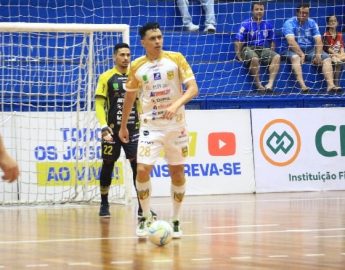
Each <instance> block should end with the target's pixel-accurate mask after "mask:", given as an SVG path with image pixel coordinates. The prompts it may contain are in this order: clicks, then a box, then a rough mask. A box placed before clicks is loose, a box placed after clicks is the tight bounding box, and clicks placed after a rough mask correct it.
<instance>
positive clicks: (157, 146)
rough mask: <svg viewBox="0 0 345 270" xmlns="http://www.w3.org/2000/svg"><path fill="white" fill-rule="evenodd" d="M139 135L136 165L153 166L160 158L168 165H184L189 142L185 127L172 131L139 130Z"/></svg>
mask: <svg viewBox="0 0 345 270" xmlns="http://www.w3.org/2000/svg"><path fill="white" fill-rule="evenodd" d="M139 134H140V135H139V144H138V153H137V162H138V163H142V164H147V165H154V164H155V163H156V161H157V159H158V158H159V157H160V156H161V157H164V158H165V160H166V161H167V163H168V164H169V165H180V164H184V161H185V158H186V157H187V156H188V142H189V137H188V131H187V129H186V128H185V127H180V128H175V129H172V130H150V129H148V128H141V129H140V133H139Z"/></svg>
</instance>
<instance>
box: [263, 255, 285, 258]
mask: <svg viewBox="0 0 345 270" xmlns="http://www.w3.org/2000/svg"><path fill="white" fill-rule="evenodd" d="M268 257H269V258H288V257H289V255H269V256H268Z"/></svg>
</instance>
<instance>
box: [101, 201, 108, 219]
mask: <svg viewBox="0 0 345 270" xmlns="http://www.w3.org/2000/svg"><path fill="white" fill-rule="evenodd" d="M99 216H100V217H102V218H110V212H109V204H101V207H100V208H99Z"/></svg>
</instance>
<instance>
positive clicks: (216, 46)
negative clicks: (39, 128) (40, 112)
mask: <svg viewBox="0 0 345 270" xmlns="http://www.w3.org/2000/svg"><path fill="white" fill-rule="evenodd" d="M190 1H192V0H190ZM59 2H60V1H49V4H50V5H53V6H54V5H55V6H54V7H56V9H48V10H49V11H50V13H49V14H47V8H46V5H42V8H37V6H35V5H33V4H30V1H29V0H24V1H23V0H11V6H12V8H8V9H6V8H4V9H3V10H2V16H1V17H0V20H1V21H13V22H14V21H21V22H43V23H44V22H49V23H107V24H113V23H126V24H130V26H131V39H130V42H131V44H136V45H139V44H140V40H139V37H138V28H137V26H138V25H142V24H143V23H145V22H147V21H148V18H153V19H157V20H158V22H159V23H160V24H161V26H162V29H163V31H164V35H165V42H164V44H165V45H164V48H165V49H166V50H176V48H177V47H178V48H179V51H180V52H181V53H183V54H184V55H185V56H186V58H187V59H188V61H189V63H190V64H191V65H192V67H193V70H194V72H195V74H196V78H197V81H198V84H199V87H200V95H199V97H198V98H197V99H195V100H193V101H192V102H191V103H190V104H189V105H188V107H189V108H200V109H211V108H212V109H214V108H253V107H255V108H267V107H268V108H270V107H319V106H345V95H337V96H327V95H324V94H325V88H326V86H325V82H324V79H323V76H322V74H320V71H319V70H318V69H317V68H316V67H314V66H312V65H310V64H304V65H303V71H304V74H305V80H306V82H307V84H308V85H309V86H311V88H312V90H311V94H310V95H301V94H300V93H299V90H298V87H296V82H295V77H294V75H291V66H290V64H289V63H287V62H285V61H283V62H282V65H281V68H280V72H279V74H278V77H277V80H276V82H277V83H276V87H275V92H274V93H273V94H270V95H264V96H263V95H258V94H256V93H255V92H253V91H252V89H253V85H252V79H251V78H250V76H249V75H248V70H247V69H246V68H245V67H243V65H242V63H239V62H238V61H236V60H234V56H235V55H234V45H233V36H234V33H235V32H236V31H237V29H238V27H239V24H240V22H241V21H242V20H244V19H246V18H248V17H249V16H250V13H251V11H250V5H251V4H250V1H216V4H215V11H216V16H217V23H218V25H217V33H216V34H214V35H206V34H203V33H202V32H199V33H188V32H182V31H181V25H182V22H181V18H180V17H179V11H178V9H177V7H175V8H172V7H174V6H175V1H174V0H166V1H158V2H157V1H152V0H151V1H150V0H144V1H137V0H127V1H120V0H109V5H111V6H112V8H109V7H108V8H104V7H103V6H102V1H83V4H82V5H80V6H76V7H75V8H73V9H66V8H60V7H59ZM91 2H92V4H91ZM138 2H140V4H139V5H138ZM192 2H193V1H192ZM309 2H310V3H311V6H312V7H315V8H312V9H311V17H313V18H320V19H319V20H318V23H319V25H320V30H321V32H323V31H324V29H325V20H324V18H325V16H326V15H329V14H337V16H338V18H339V20H340V23H341V22H344V14H345V7H344V5H342V4H343V1H342V0H331V1H309ZM119 3H121V5H119ZM196 3H199V2H198V1H196V2H195V4H194V5H191V7H192V14H193V20H194V22H195V23H199V24H201V25H202V24H203V20H204V17H203V16H201V15H202V9H201V8H200V6H198V5H197V4H196ZM320 3H324V4H320ZM336 3H338V6H337V8H335V4H336ZM19 4H20V5H22V6H23V8H20V6H19V7H18V6H17V5H19ZM124 5H127V6H128V7H124ZM120 6H121V8H120ZM129 6H131V8H129ZM287 7H289V8H287ZM316 7H317V8H316ZM267 9H269V10H271V12H268V13H267V17H268V19H271V20H275V26H276V28H277V36H278V47H279V48H281V44H282V42H281V40H283V39H282V37H281V30H280V29H281V26H282V25H283V22H284V21H285V20H286V19H287V18H289V17H292V16H294V15H295V9H294V8H292V7H291V2H290V3H289V4H287V1H269V2H268V3H267ZM53 10H54V11H53ZM91 10H92V11H93V12H90V11H91ZM40 13H41V14H42V15H41V16H32V14H36V15H37V14H40ZM78 14H83V16H78ZM119 14H121V15H119ZM177 45H178V46H177ZM132 48H133V51H132V54H133V57H137V56H139V55H142V54H143V49H142V48H141V47H140V46H133V47H132ZM21 60H22V59H21ZM71 64H73V63H71ZM37 72H39V67H38V68H37ZM261 73H262V74H264V73H265V70H264V68H262V72H261ZM17 75H18V78H17V79H20V76H21V74H17ZM73 76H75V75H74V74H73V72H71V74H70V78H69V77H67V79H70V80H71V81H75V78H73ZM344 76H345V75H343V79H342V80H341V86H342V87H343V88H344V89H345V79H344ZM263 78H264V80H267V75H263ZM11 79H13V78H11ZM38 86H40V88H39V87H38ZM6 87H7V88H6V89H3V90H6V93H9V95H10V97H6V96H4V95H2V101H1V102H2V103H6V101H8V100H9V99H7V98H13V97H16V99H17V101H18V102H14V103H12V104H10V105H8V106H7V107H5V109H6V108H7V109H8V110H13V109H14V107H15V106H16V104H17V105H18V106H19V107H18V108H17V107H16V109H20V110H25V107H27V108H29V107H34V108H35V107H38V106H36V105H38V104H40V103H42V104H45V103H46V104H51V105H52V106H57V105H58V107H59V108H61V110H62V109H63V106H71V107H72V108H74V107H76V104H74V103H73V100H74V98H73V96H71V97H69V98H70V103H68V104H67V98H62V97H61V95H57V96H56V95H55V96H54V95H48V99H46V100H44V99H43V96H44V95H43V94H44V93H49V90H50V88H49V85H48V86H47V87H46V88H45V89H42V85H38V82H33V84H32V85H30V87H31V89H30V90H31V93H32V94H31V95H30V96H28V95H27V94H25V92H26V90H25V89H20V91H23V92H24V94H21V95H17V93H16V92H18V91H19V90H17V89H16V88H15V87H13V86H10V85H9V84H6ZM71 87H72V88H73V87H76V85H74V84H71ZM9 90H10V91H9ZM60 90H61V91H59V93H61V94H63V95H64V96H65V97H66V96H67V97H68V92H69V89H68V88H63V89H60ZM240 90H241V91H240ZM40 91H41V92H40ZM34 93H37V95H36V96H35V95H34ZM40 93H41V95H40ZM320 94H321V95H320ZM81 95H83V92H82V93H81ZM20 104H22V105H20ZM23 105H24V106H23Z"/></svg>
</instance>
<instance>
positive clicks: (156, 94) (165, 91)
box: [150, 88, 170, 97]
mask: <svg viewBox="0 0 345 270" xmlns="http://www.w3.org/2000/svg"><path fill="white" fill-rule="evenodd" d="M169 93H170V89H169V88H168V89H163V90H162V91H157V92H151V93H150V97H158V96H164V95H167V94H169Z"/></svg>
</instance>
